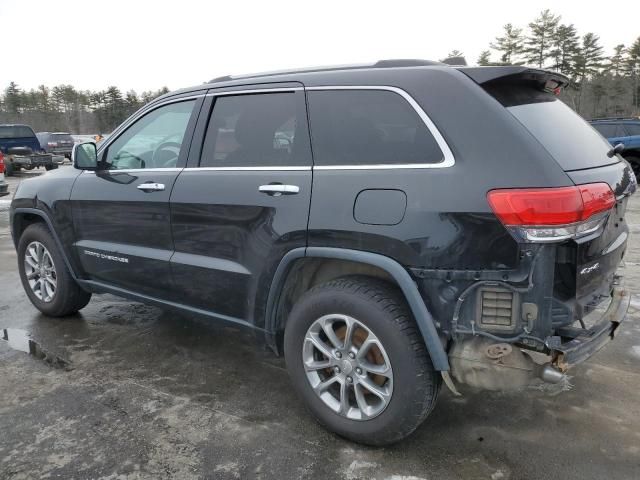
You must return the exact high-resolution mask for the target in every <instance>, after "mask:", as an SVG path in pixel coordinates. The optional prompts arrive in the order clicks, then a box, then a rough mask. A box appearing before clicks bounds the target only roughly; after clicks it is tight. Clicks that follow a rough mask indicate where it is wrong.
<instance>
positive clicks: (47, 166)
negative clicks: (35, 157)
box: [44, 164, 58, 172]
mask: <svg viewBox="0 0 640 480" xmlns="http://www.w3.org/2000/svg"><path fill="white" fill-rule="evenodd" d="M56 168H58V165H56V164H53V165H45V166H44V169H45V170H46V171H47V172H48V171H49V170H55V169H56Z"/></svg>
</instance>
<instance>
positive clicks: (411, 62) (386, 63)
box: [208, 59, 446, 83]
mask: <svg viewBox="0 0 640 480" xmlns="http://www.w3.org/2000/svg"><path fill="white" fill-rule="evenodd" d="M433 66H446V65H445V64H444V63H442V62H434V61H433V60H420V59H396V60H378V61H377V62H376V63H367V64H352V65H333V66H327V67H310V68H298V69H289V70H276V71H271V72H262V73H251V74H248V75H223V76H222V77H216V78H214V79H212V80H209V82H208V83H217V82H229V81H231V80H241V79H245V78H256V77H271V76H275V75H286V74H293V73H315V72H332V71H338V70H358V69H364V68H398V67H433Z"/></svg>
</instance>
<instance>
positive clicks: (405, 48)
mask: <svg viewBox="0 0 640 480" xmlns="http://www.w3.org/2000/svg"><path fill="white" fill-rule="evenodd" d="M596 4H597V5H599V6H598V7H596ZM591 5H593V6H591ZM545 8H549V9H551V11H552V12H553V13H555V14H557V15H561V16H562V21H563V22H567V23H573V24H574V25H575V26H576V28H577V29H578V32H579V33H580V34H584V33H586V32H594V33H596V34H597V35H599V36H600V39H601V43H602V45H603V46H604V47H605V53H607V54H609V53H610V52H611V50H612V49H613V47H614V46H615V45H617V44H620V43H624V44H625V45H629V44H631V43H633V41H634V40H635V39H636V38H638V36H640V23H638V19H640V0H614V1H612V2H610V3H605V2H595V1H593V0H583V1H576V0H564V1H563V2H557V1H554V2H551V1H548V0H538V1H518V0H483V1H466V0H464V1H463V0H449V1H444V2H443V1H429V0H423V1H412V0H385V1H378V0H367V1H361V0H351V1H349V0H342V1H335V0H321V1H305V0H297V1H289V0H278V1H269V2H268V1H257V0H256V1H247V0H231V1H229V0H226V1H216V0H200V1H197V0H179V1H175V0H170V1H167V0H156V1H148V0H128V1H122V0H108V1H104V0H100V1H94V0H55V1H54V0H0V25H1V27H0V28H1V31H2V36H1V37H0V39H1V40H0V88H5V87H6V85H7V84H8V83H9V82H10V81H14V82H16V83H17V84H18V85H19V86H20V87H21V88H23V89H29V88H35V87H37V86H38V85H40V84H44V85H47V86H49V87H52V86H54V85H58V84H71V85H74V86H75V87H76V88H79V89H92V90H101V89H105V88H106V87H108V86H111V85H115V86H117V87H119V88H120V89H122V90H124V91H127V90H130V89H134V90H136V91H137V92H141V91H144V90H155V89H158V88H160V87H162V86H167V87H169V88H170V89H172V90H173V89H177V88H182V87H187V86H191V85H196V84H200V83H203V82H205V81H207V80H209V79H211V78H214V77H217V76H221V75H228V74H243V73H252V72H262V71H269V70H278V69H286V68H300V67H309V66H318V65H342V64H349V63H368V62H374V61H376V60H380V59H390V58H424V59H430V60H438V59H442V58H444V57H446V55H447V53H448V52H450V51H451V50H453V49H458V50H461V51H462V52H463V53H464V54H465V56H466V58H467V61H468V63H470V64H471V63H475V61H476V60H477V58H478V55H479V54H480V52H481V51H482V50H484V49H487V48H488V47H489V43H490V42H491V41H493V40H494V39H495V37H496V36H498V35H501V33H502V26H503V25H504V24H506V23H512V24H514V25H515V26H519V27H526V25H527V24H528V23H529V22H530V21H532V20H533V19H534V18H535V17H536V16H537V15H538V14H539V13H540V11H542V10H543V9H545ZM497 57H498V56H497V54H496V53H495V52H493V59H495V60H497V59H498V58H497Z"/></svg>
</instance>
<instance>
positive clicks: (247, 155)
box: [200, 92, 311, 167]
mask: <svg viewBox="0 0 640 480" xmlns="http://www.w3.org/2000/svg"><path fill="white" fill-rule="evenodd" d="M298 100H301V99H299V98H297V94H296V93H295V92H291V93H264V94H262V93H261V94H245V95H223V96H219V97H218V98H217V99H216V101H215V104H214V106H213V112H212V114H211V117H210V119H209V125H208V127H207V133H206V135H205V139H204V145H203V149H202V157H201V160H200V166H201V167H271V166H273V167H280V166H292V165H297V166H305V165H310V163H311V160H310V150H309V139H308V134H307V132H306V128H307V127H306V121H305V112H304V104H303V102H301V101H298Z"/></svg>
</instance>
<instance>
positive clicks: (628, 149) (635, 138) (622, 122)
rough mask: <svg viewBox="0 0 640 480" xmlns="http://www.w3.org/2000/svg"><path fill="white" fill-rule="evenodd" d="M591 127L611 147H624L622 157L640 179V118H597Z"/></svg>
mask: <svg viewBox="0 0 640 480" xmlns="http://www.w3.org/2000/svg"><path fill="white" fill-rule="evenodd" d="M591 125H592V126H593V128H595V129H596V130H597V131H598V132H600V133H601V134H602V136H603V137H604V138H606V139H607V140H608V141H609V143H611V145H618V144H622V145H624V150H623V151H622V153H621V155H622V156H623V157H624V158H625V159H626V160H627V161H628V162H629V163H630V164H631V167H632V168H633V173H635V174H636V178H640V118H639V117H627V118H623V117H617V118H595V119H593V120H591Z"/></svg>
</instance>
